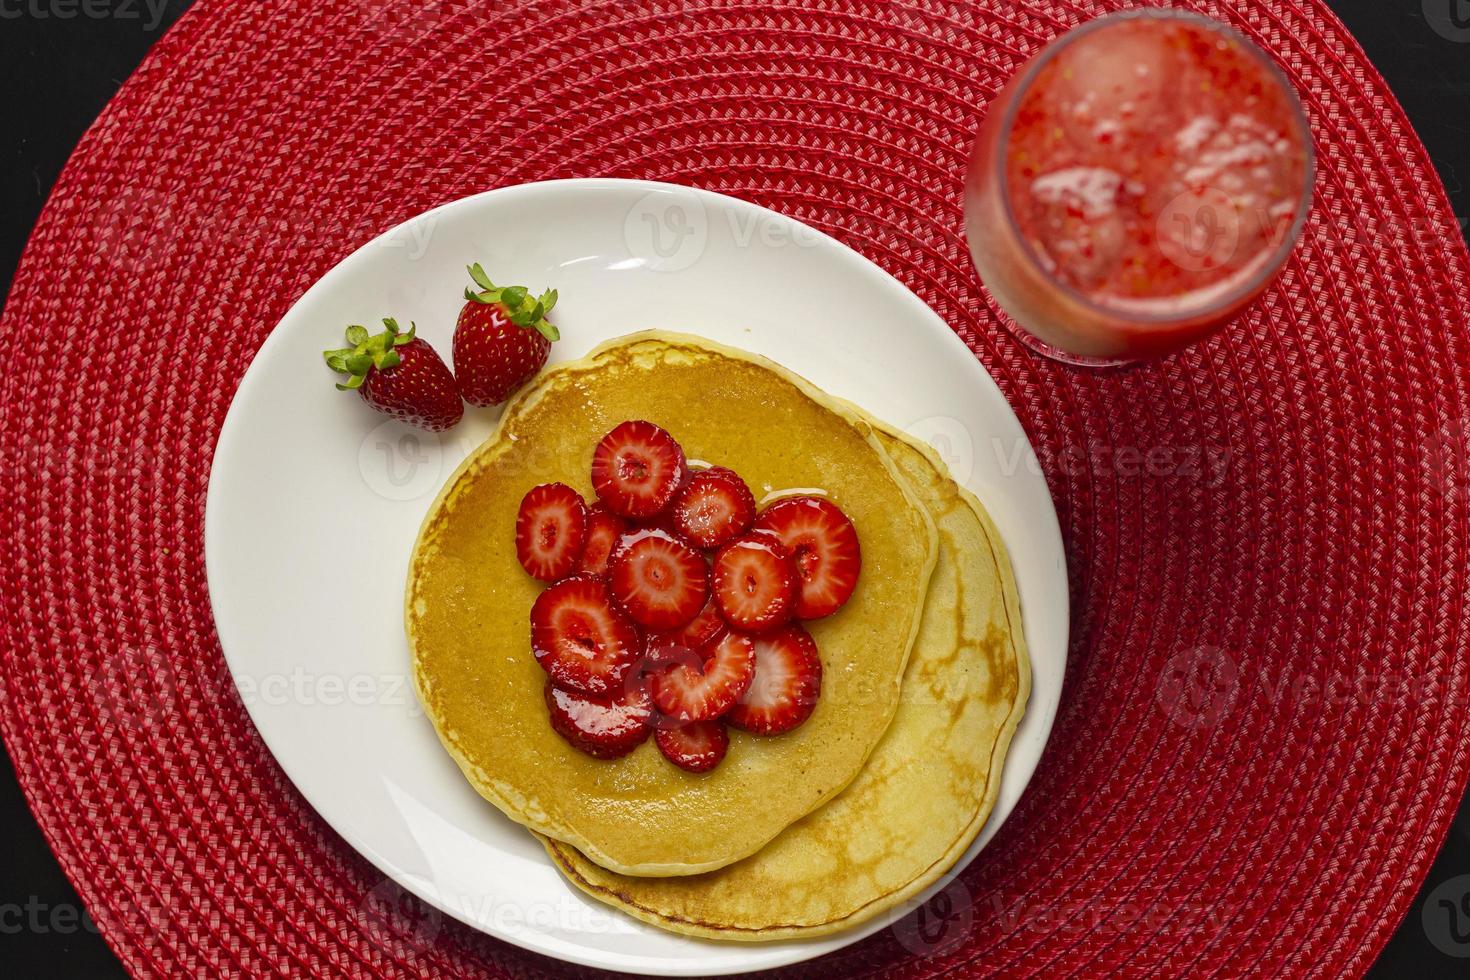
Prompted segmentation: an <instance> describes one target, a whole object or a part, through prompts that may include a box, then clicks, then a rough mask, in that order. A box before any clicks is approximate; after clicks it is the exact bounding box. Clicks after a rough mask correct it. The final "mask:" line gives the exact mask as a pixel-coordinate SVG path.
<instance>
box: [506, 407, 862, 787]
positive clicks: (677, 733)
mask: <svg viewBox="0 0 1470 980" xmlns="http://www.w3.org/2000/svg"><path fill="white" fill-rule="evenodd" d="M591 483H592V487H593V489H594V490H595V491H596V494H597V501H596V502H595V503H592V504H590V505H589V504H588V503H587V502H586V501H584V500H583V499H582V497H581V495H580V494H578V493H577V491H575V490H574V489H572V488H571V487H569V486H567V485H566V484H562V483H549V484H544V485H542V486H538V487H535V488H533V489H532V490H531V491H530V492H529V493H527V494H526V496H525V498H524V499H523V500H522V501H521V507H520V511H519V513H518V514H517V517H516V528H515V545H516V557H517V558H519V559H520V562H521V565H522V567H524V568H525V570H526V572H527V574H529V575H531V576H532V577H533V578H536V579H539V580H540V581H543V582H547V583H549V587H548V588H547V589H546V590H545V591H544V592H542V593H541V595H540V596H539V597H538V598H537V599H536V602H535V604H534V605H533V606H532V608H531V652H532V654H533V655H534V656H535V658H536V662H537V663H538V664H540V665H541V667H542V669H543V670H545V671H546V675H547V681H546V691H545V698H546V706H547V711H548V714H549V716H550V720H551V727H552V728H553V729H554V730H555V731H556V732H557V734H559V735H561V736H562V737H563V738H565V739H566V740H567V742H569V743H570V744H571V745H573V746H575V747H576V748H577V749H580V750H581V751H583V752H585V753H587V754H588V755H591V756H594V757H596V758H599V759H615V758H618V757H620V756H623V755H626V754H627V753H629V752H631V751H633V749H635V748H637V747H638V746H639V745H641V744H642V743H643V742H644V741H645V740H646V739H647V738H648V737H649V735H653V737H654V744H656V745H657V746H658V750H659V751H660V752H661V753H662V754H663V756H664V758H666V759H668V760H669V761H670V762H671V763H673V764H674V765H676V766H678V767H679V768H681V769H684V770H686V771H688V772H692V773H702V772H708V771H710V770H711V769H713V768H715V767H716V766H718V765H719V764H720V762H721V761H722V760H723V759H724V758H725V755H726V753H727V752H728V751H729V747H730V736H729V732H728V730H727V729H728V728H729V727H735V728H739V729H741V730H743V731H746V732H750V733H751V734H755V735H780V734H782V733H784V732H789V731H791V730H792V729H794V728H796V727H798V726H799V725H801V724H802V723H803V722H805V721H806V720H807V719H808V718H809V717H811V714H812V712H813V711H814V710H815V709H816V705H817V700H818V698H819V697H820V695H821V691H822V659H821V656H820V654H819V653H818V651H817V644H816V641H815V640H813V639H812V636H811V634H810V633H808V632H807V631H806V629H805V628H803V627H802V625H801V621H802V620H810V619H820V618H822V617H824V616H830V615H832V614H833V613H835V612H837V610H839V609H841V608H842V606H843V605H845V604H846V603H847V601H848V600H849V599H850V598H851V597H852V594H853V591H854V590H855V589H856V588H857V583H858V575H859V573H860V572H861V570H862V552H861V549H860V548H859V546H858V536H857V530H856V529H855V528H854V527H853V525H852V522H851V521H850V520H848V518H847V516H846V515H845V514H843V512H842V510H841V509H840V508H839V507H838V506H837V505H836V504H834V503H833V502H832V501H830V500H828V499H826V498H825V497H821V496H813V495H810V494H803V495H799V496H789V497H782V498H780V499H778V500H777V501H776V502H774V503H772V504H770V505H769V506H768V507H766V508H765V509H764V510H761V509H760V508H759V507H758V506H757V504H756V500H755V496H754V494H752V493H751V491H750V487H749V486H748V485H747V484H746V482H745V481H744V480H743V479H741V477H740V476H739V474H737V473H735V472H734V471H733V470H730V469H726V468H725V467H723V466H708V467H701V468H698V469H691V467H690V465H689V461H688V459H687V458H686V457H685V455H684V450H683V448H682V447H680V445H679V443H678V441H677V440H675V439H674V437H673V436H672V435H670V434H669V433H668V432H667V431H665V430H664V429H662V428H660V427H659V426H657V425H655V424H653V423H652V422H646V421H642V420H636V419H635V420H630V421H627V422H623V423H622V424H621V425H618V426H617V427H616V428H614V429H613V430H612V431H611V432H609V433H608V434H607V435H606V436H605V437H603V439H602V441H601V442H599V443H598V445H597V446H596V448H595V449H594V451H593V453H592V472H591Z"/></svg>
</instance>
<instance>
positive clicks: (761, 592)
mask: <svg viewBox="0 0 1470 980" xmlns="http://www.w3.org/2000/svg"><path fill="white" fill-rule="evenodd" d="M797 588H798V583H797V579H796V566H795V565H794V564H793V563H792V561H791V555H790V554H789V553H788V552H787V551H786V548H785V547H784V546H783V545H782V544H781V541H780V539H778V538H777V537H776V536H775V535H773V534H769V533H765V532H760V531H753V532H751V533H749V534H746V535H744V536H742V537H739V538H736V539H735V540H734V541H731V542H730V543H729V544H727V545H725V547H723V548H721V549H720V551H719V553H718V554H716V555H715V562H714V588H713V592H714V596H715V602H716V603H717V604H718V605H719V607H720V615H722V616H724V617H725V621H726V622H728V623H729V624H730V625H731V626H733V627H735V628H736V629H738V630H745V631H746V632H747V633H761V632H764V631H765V630H768V629H773V628H774V627H777V626H780V625H781V624H782V623H784V622H786V621H787V620H789V619H790V618H791V612H792V609H793V608H794V607H795V605H796V592H797Z"/></svg>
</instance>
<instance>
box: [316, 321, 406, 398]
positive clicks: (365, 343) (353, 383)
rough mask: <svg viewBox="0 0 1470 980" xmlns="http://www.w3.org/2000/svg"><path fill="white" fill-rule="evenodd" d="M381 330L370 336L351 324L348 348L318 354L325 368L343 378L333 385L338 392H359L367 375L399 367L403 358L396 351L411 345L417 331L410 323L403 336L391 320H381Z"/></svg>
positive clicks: (362, 329)
mask: <svg viewBox="0 0 1470 980" xmlns="http://www.w3.org/2000/svg"><path fill="white" fill-rule="evenodd" d="M383 326H384V327H385V328H387V329H385V330H384V331H383V332H382V333H379V334H370V333H368V329H367V327H363V326H358V325H357V324H353V325H352V326H350V327H348V328H347V343H348V345H349V346H347V347H340V348H338V349H337V350H328V351H322V357H324V358H326V361H327V367H329V368H331V369H332V370H333V371H336V372H337V373H338V374H345V375H347V380H346V381H339V382H337V387H338V389H340V390H342V391H352V390H353V389H355V388H361V387H362V384H363V382H364V381H366V380H367V377H368V372H369V371H374V370H377V371H387V370H389V369H390V368H395V367H397V366H398V365H399V364H401V363H403V356H402V355H401V354H399V353H398V351H397V349H396V348H399V347H402V346H403V345H404V344H407V343H409V342H410V341H412V340H413V336H414V333H415V332H416V331H417V330H418V327H417V326H415V325H414V324H413V323H411V322H410V323H409V325H408V332H407V333H404V332H403V330H402V329H401V328H400V327H399V326H398V321H397V320H395V319H393V318H392V317H391V316H390V317H384V318H383Z"/></svg>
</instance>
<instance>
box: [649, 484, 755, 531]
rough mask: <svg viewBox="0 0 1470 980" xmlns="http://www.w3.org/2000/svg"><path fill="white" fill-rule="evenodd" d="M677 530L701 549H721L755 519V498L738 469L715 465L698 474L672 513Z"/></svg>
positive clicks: (676, 501) (675, 504)
mask: <svg viewBox="0 0 1470 980" xmlns="http://www.w3.org/2000/svg"><path fill="white" fill-rule="evenodd" d="M670 512H671V513H672V514H673V520H674V527H675V528H676V529H677V530H678V531H679V533H680V534H681V535H683V536H684V537H685V538H687V539H689V541H691V542H693V543H694V544H695V545H698V546H699V547H701V548H719V547H721V546H723V545H726V544H728V543H729V542H731V541H733V540H734V539H735V538H737V537H738V536H740V535H741V534H742V533H744V532H745V529H746V528H748V527H750V522H751V521H753V520H755V496H754V495H752V494H751V492H750V488H749V487H747V486H746V485H745V481H744V480H742V479H740V476H739V475H738V474H737V473H736V472H735V471H734V470H727V469H725V467H723V466H712V467H710V468H709V469H707V470H700V471H699V472H698V473H695V474H694V475H693V476H692V477H691V478H690V480H689V482H688V483H687V484H685V486H684V489H683V490H681V491H679V496H678V497H677V498H676V499H675V500H674V506H673V508H672V509H671V511H670Z"/></svg>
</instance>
